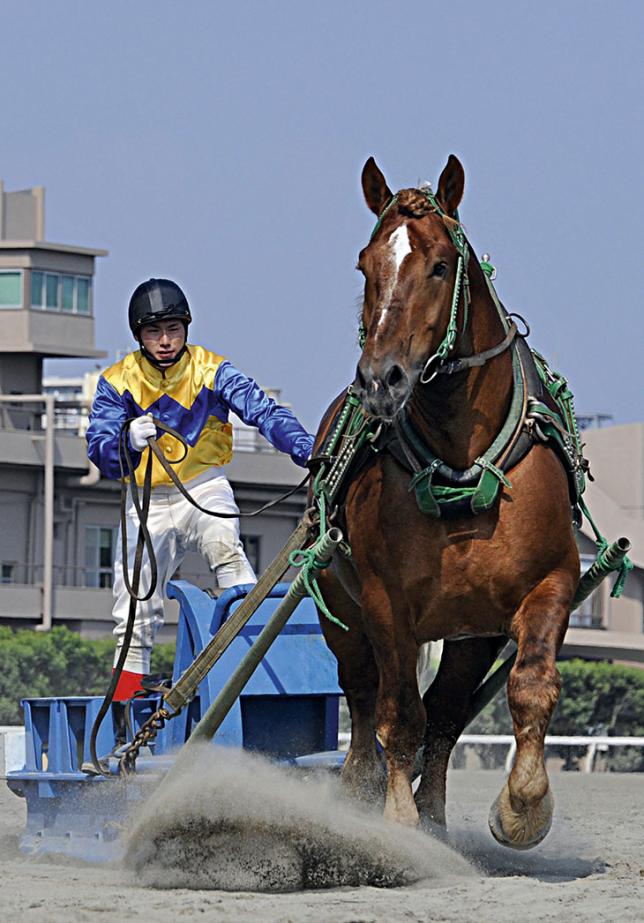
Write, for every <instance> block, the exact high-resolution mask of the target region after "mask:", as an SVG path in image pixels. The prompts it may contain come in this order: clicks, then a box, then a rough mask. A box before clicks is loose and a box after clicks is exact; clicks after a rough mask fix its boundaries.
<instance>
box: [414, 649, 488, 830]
mask: <svg viewBox="0 0 644 923" xmlns="http://www.w3.org/2000/svg"><path fill="white" fill-rule="evenodd" d="M505 643H506V639H505V638H467V639H464V640H462V641H445V642H444V644H443V654H442V656H441V663H440V667H439V670H438V673H437V674H436V677H435V679H434V682H433V683H432V685H431V686H430V687H429V689H428V690H427V692H426V693H425V696H424V698H423V704H424V705H425V711H426V712H427V729H426V731H425V753H424V759H423V774H422V777H421V781H420V785H419V786H418V789H417V791H416V806H417V807H418V810H419V812H420V816H421V822H422V823H423V824H424V825H426V826H428V827H431V826H433V825H437V826H439V827H444V826H445V797H446V785H447V767H448V764H449V758H450V755H451V752H452V750H453V748H454V744H455V743H456V741H457V740H458V738H459V737H460V735H461V734H462V733H463V729H464V728H465V724H466V721H467V718H468V714H469V709H470V700H471V695H472V693H473V692H474V690H475V689H476V687H477V686H478V685H479V683H480V682H481V680H482V679H483V678H484V677H485V674H486V673H487V671H488V670H489V668H490V667H491V666H492V664H493V663H494V658H495V657H496V655H497V654H498V652H499V651H500V649H501V648H502V647H503V646H504V644H505Z"/></svg>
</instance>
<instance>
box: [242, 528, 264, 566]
mask: <svg viewBox="0 0 644 923" xmlns="http://www.w3.org/2000/svg"><path fill="white" fill-rule="evenodd" d="M241 541H242V545H243V546H244V551H245V552H246V557H247V558H248V560H249V562H250V566H251V567H252V568H253V570H254V571H255V573H256V574H259V561H260V550H261V545H262V542H261V538H260V536H259V535H242V536H241Z"/></svg>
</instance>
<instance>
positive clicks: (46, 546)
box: [36, 394, 55, 631]
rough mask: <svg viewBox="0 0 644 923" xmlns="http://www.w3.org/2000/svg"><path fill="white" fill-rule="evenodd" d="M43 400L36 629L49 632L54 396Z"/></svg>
mask: <svg viewBox="0 0 644 923" xmlns="http://www.w3.org/2000/svg"><path fill="white" fill-rule="evenodd" d="M44 400H45V421H46V422H45V509H44V517H43V578H42V583H43V587H42V622H41V624H40V625H37V626H36V628H37V629H38V630H39V631H49V630H50V629H51V626H52V617H53V610H54V605H53V603H54V567H53V557H54V400H55V399H54V396H53V395H52V394H46V395H44Z"/></svg>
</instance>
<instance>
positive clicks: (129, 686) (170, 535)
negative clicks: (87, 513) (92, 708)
mask: <svg viewBox="0 0 644 923" xmlns="http://www.w3.org/2000/svg"><path fill="white" fill-rule="evenodd" d="M168 493H169V492H168V491H166V490H154V491H153V492H152V498H151V501H150V510H149V514H148V521H147V525H148V530H149V532H150V537H151V539H152V545H153V548H154V554H155V557H156V562H157V583H156V587H155V590H154V592H153V594H152V596H151V597H150V599H148V600H146V601H144V602H137V604H136V616H135V622H134V631H133V634H132V641H131V644H130V648H129V651H128V654H127V657H126V659H125V664H124V668H123V673H122V675H121V679H120V681H119V684H118V686H117V689H116V693H115V696H114V698H115V701H124V700H126V699H128V698H131V696H132V695H133V694H134V692H135V691H137V689H140V688H141V685H140V680H141V677H142V676H145V674H146V673H149V672H150V656H151V653H152V647H153V645H154V640H155V638H156V634H157V632H158V630H159V628H160V627H161V626H162V625H163V598H164V593H165V587H166V584H167V582H168V580H169V579H170V577H171V576H172V574H173V573H174V571H175V570H176V568H177V567H178V566H179V565H180V563H181V561H182V559H183V556H184V553H185V550H184V548H183V545H182V543H181V541H180V538H179V537H178V535H177V532H176V530H175V528H174V523H173V518H172V513H171V508H170V503H169V499H168ZM126 521H127V544H128V573H129V578H130V582H131V581H132V576H133V568H134V556H135V554H136V542H137V536H138V531H139V524H138V519H137V517H136V510H135V508H134V504H133V503H132V501H131V500H130V502H129V504H128V509H127V516H126ZM150 578H151V570H150V561H149V559H148V555H147V552H146V551H145V549H144V552H143V560H142V567H141V578H140V585H139V591H138V593H137V596H143V595H145V593H146V592H147V591H148V589H149V588H150ZM113 594H114V608H113V610H112V615H113V618H114V620H115V622H116V627H115V628H114V635H115V636H116V653H115V656H114V664H116V662H117V660H118V657H119V654H120V652H121V647H122V644H123V637H124V635H125V630H126V626H127V620H128V614H129V611H130V596H129V593H128V592H127V590H126V587H125V581H124V579H123V562H122V559H121V530H120V528H119V535H118V540H117V547H116V560H115V562H114V589H113Z"/></svg>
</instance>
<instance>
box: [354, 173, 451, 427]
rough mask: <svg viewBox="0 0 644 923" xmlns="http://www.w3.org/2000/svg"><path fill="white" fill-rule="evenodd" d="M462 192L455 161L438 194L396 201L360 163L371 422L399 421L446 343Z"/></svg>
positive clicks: (362, 382) (363, 361) (364, 393)
mask: <svg viewBox="0 0 644 923" xmlns="http://www.w3.org/2000/svg"><path fill="white" fill-rule="evenodd" d="M463 186H464V173H463V167H462V166H461V163H460V161H459V160H458V159H457V158H456V157H454V156H453V155H450V158H449V160H448V161H447V165H446V167H445V169H444V170H443V172H442V173H441V177H440V180H439V182H438V189H437V191H436V194H435V196H431V195H427V194H426V193H425V192H423V191H422V190H419V189H402V190H401V191H400V192H399V193H397V195H396V196H394V195H393V193H392V192H391V190H390V189H389V187H388V186H387V182H386V180H385V178H384V176H383V174H382V173H381V172H380V170H379V168H378V166H377V164H376V162H375V161H374V159H373V157H370V158H369V160H368V161H367V162H366V164H365V165H364V169H363V171H362V188H363V191H364V195H365V199H366V202H367V205H368V206H369V208H370V209H371V210H372V211H373V212H374V213H375V214H376V215H377V216H378V224H377V225H376V229H375V231H374V233H373V235H372V238H371V240H370V242H369V243H368V244H367V246H366V247H365V248H364V250H362V252H361V253H360V257H359V260H358V266H357V268H358V269H359V270H360V271H361V272H362V273H363V275H364V277H365V289H364V306H363V313H362V330H363V338H364V347H363V352H362V356H361V357H360V361H359V363H358V370H357V377H356V384H357V387H358V390H359V394H360V397H361V398H362V401H363V404H364V407H365V409H366V410H367V412H368V413H370V414H372V415H373V416H376V417H380V418H383V419H391V418H392V417H394V416H395V415H396V413H397V412H398V411H399V410H400V409H401V408H402V406H403V405H404V403H405V401H406V400H407V398H408V397H409V396H410V394H411V392H412V390H413V388H414V386H415V385H416V383H417V382H418V380H419V377H420V376H421V373H423V370H424V369H425V368H426V365H427V361H428V359H430V357H432V356H434V355H435V354H436V352H437V350H438V349H439V346H440V344H441V343H443V342H444V338H445V335H446V331H447V329H448V325H449V322H450V313H451V308H452V301H453V296H454V288H455V285H456V284H457V267H458V260H459V253H458V250H457V248H456V246H455V244H454V242H453V233H454V228H458V224H457V221H456V220H455V219H456V215H457V211H456V210H457V208H458V204H459V202H460V200H461V197H462V195H463ZM434 203H436V204H437V205H438V206H439V208H438V209H437V208H436V207H435V204H434ZM441 212H442V214H441ZM450 222H452V227H450V224H449V223H450ZM450 232H451V233H450ZM457 294H458V291H457Z"/></svg>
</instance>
